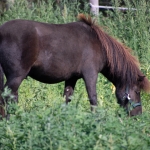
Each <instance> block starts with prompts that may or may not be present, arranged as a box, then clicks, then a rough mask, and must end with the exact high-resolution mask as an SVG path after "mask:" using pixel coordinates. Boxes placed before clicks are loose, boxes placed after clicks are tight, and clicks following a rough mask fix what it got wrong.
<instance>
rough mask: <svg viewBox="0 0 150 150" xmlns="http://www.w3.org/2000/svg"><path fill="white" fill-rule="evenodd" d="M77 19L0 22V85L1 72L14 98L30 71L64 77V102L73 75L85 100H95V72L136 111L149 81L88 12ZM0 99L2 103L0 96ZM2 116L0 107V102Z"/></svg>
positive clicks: (44, 77)
mask: <svg viewBox="0 0 150 150" xmlns="http://www.w3.org/2000/svg"><path fill="white" fill-rule="evenodd" d="M78 18H79V21H78V22H73V23H68V24H48V23H41V22H35V21H29V20H12V21H9V22H6V23H4V24H3V25H2V26H1V27H0V90H2V91H3V72H4V74H5V76H6V79H7V81H6V84H5V86H4V87H6V86H8V88H10V89H11V91H12V94H13V95H14V101H17V99H18V96H17V95H18V88H19V86H20V84H21V82H22V81H23V79H25V78H26V76H30V77H32V78H33V79H35V80H38V81H40V82H43V83H48V84H54V83H58V82H62V81H65V89H64V96H65V97H66V103H68V102H69V101H70V99H69V97H70V95H72V94H73V91H74V87H75V84H76V82H77V80H78V79H80V78H83V80H84V81H85V85H86V89H87V93H88V96H89V100H90V104H91V105H97V94H96V81H97V77H98V73H99V72H101V73H102V74H103V75H104V76H105V77H106V78H107V79H108V80H109V81H111V82H112V83H113V84H114V85H115V87H116V97H117V100H118V103H119V104H120V105H121V106H122V107H124V108H126V109H127V111H128V113H130V115H137V114H140V113H142V106H141V99H140V91H141V90H144V91H149V90H150V82H149V81H148V79H147V78H146V77H145V76H144V75H143V74H142V72H141V71H140V69H139V62H138V61H137V59H136V58H135V57H134V56H132V55H131V53H130V49H129V48H127V47H126V46H124V45H123V44H122V43H119V42H118V41H117V40H116V39H114V38H112V37H111V36H109V35H108V34H107V33H105V32H104V31H103V30H102V29H101V28H100V27H99V26H98V25H96V24H95V23H94V21H92V19H91V17H90V16H88V17H86V16H85V15H83V14H80V15H79V17H78ZM0 103H1V105H2V106H4V101H3V100H2V97H1V98H0ZM0 111H1V112H0V113H1V115H2V116H3V117H4V116H5V113H4V109H3V107H1V110H0Z"/></svg>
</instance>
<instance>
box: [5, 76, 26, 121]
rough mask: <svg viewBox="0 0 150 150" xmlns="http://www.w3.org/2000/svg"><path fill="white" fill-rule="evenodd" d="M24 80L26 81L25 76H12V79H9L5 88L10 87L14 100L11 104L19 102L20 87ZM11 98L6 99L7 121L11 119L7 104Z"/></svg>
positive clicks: (8, 96)
mask: <svg viewBox="0 0 150 150" xmlns="http://www.w3.org/2000/svg"><path fill="white" fill-rule="evenodd" d="M23 79H24V76H10V77H7V81H6V84H5V87H8V88H9V89H10V90H11V94H12V95H13V98H12V99H10V100H11V102H18V88H19V86H20V84H21V82H22V80H23ZM9 98H10V95H7V96H6V97H5V104H4V106H5V108H6V110H5V112H6V114H5V116H6V118H7V119H9V114H8V113H7V104H8V100H9ZM3 117H4V116H3Z"/></svg>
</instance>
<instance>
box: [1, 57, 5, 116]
mask: <svg viewBox="0 0 150 150" xmlns="http://www.w3.org/2000/svg"><path fill="white" fill-rule="evenodd" d="M0 60H1V56H0ZM3 89H4V72H3V68H2V65H1V61H0V115H2V117H4V116H5V111H4V101H3V98H2V96H1V94H2V91H3ZM0 118H1V117H0Z"/></svg>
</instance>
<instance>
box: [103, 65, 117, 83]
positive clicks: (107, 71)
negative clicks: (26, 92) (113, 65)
mask: <svg viewBox="0 0 150 150" xmlns="http://www.w3.org/2000/svg"><path fill="white" fill-rule="evenodd" d="M110 72H111V71H110V68H109V67H105V68H104V69H103V70H102V71H101V73H102V74H103V75H104V76H105V77H106V78H107V79H108V80H109V81H110V82H112V83H113V84H114V85H115V86H118V84H117V83H118V82H117V81H119V80H120V79H119V78H120V77H118V76H117V75H112V74H111V73H110Z"/></svg>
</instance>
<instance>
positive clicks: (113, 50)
mask: <svg viewBox="0 0 150 150" xmlns="http://www.w3.org/2000/svg"><path fill="white" fill-rule="evenodd" d="M78 19H79V21H82V22H84V23H86V24H87V25H89V26H90V27H91V28H92V29H93V30H94V31H95V32H96V34H97V36H98V39H99V41H100V42H101V44H102V47H103V49H104V50H105V51H106V56H107V63H108V67H109V68H110V73H111V74H112V75H113V76H114V77H115V76H117V77H118V78H119V80H120V84H122V85H125V84H127V85H129V86H133V85H134V84H137V82H138V84H139V86H140V88H141V89H142V90H144V91H147V92H148V91H150V82H149V80H148V79H147V78H146V77H144V75H143V73H142V72H141V71H140V69H139V67H140V63H139V61H138V60H137V58H136V57H135V56H133V55H131V52H132V50H131V49H130V48H128V47H126V46H125V45H124V44H123V43H120V42H118V41H117V40H116V39H115V38H113V37H111V36H109V35H108V34H107V33H106V32H104V31H103V30H102V29H101V27H100V26H98V25H97V24H96V23H95V21H94V20H92V18H91V17H90V16H85V15H84V14H79V15H78Z"/></svg>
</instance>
